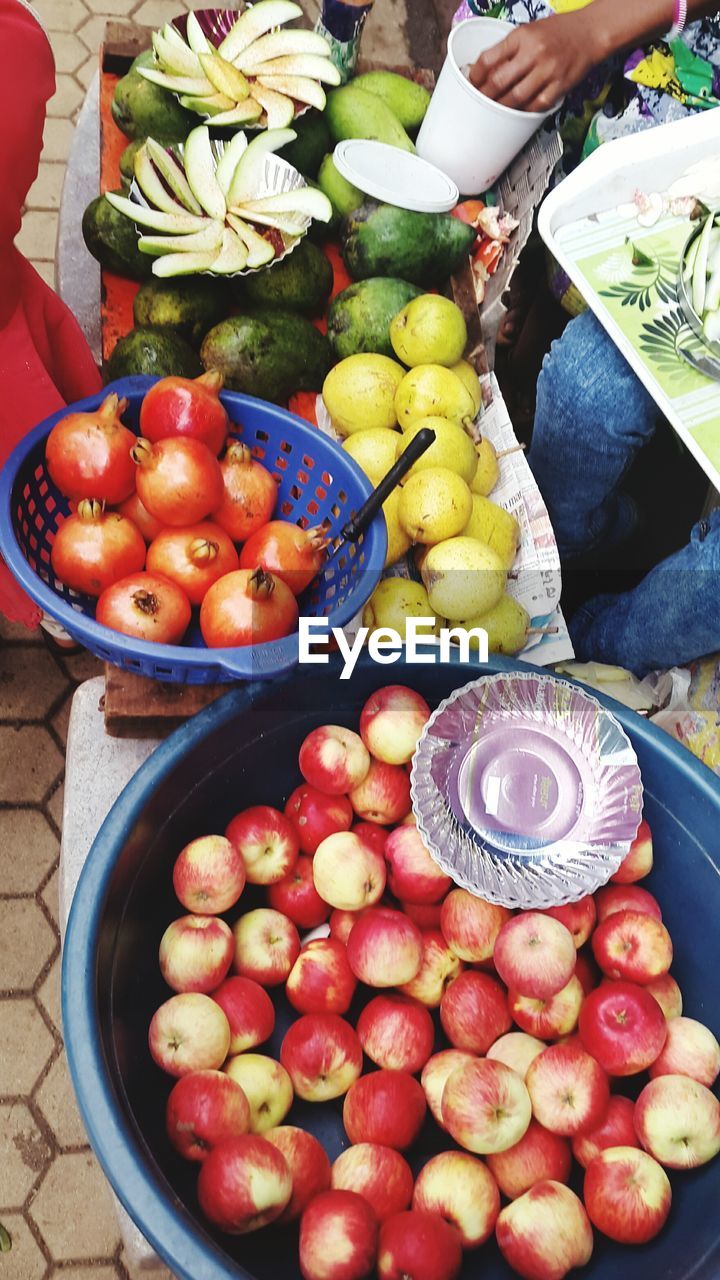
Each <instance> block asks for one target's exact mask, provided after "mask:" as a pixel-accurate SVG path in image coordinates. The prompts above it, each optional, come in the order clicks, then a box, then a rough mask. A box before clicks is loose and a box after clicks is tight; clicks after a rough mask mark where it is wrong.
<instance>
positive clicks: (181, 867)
mask: <svg viewBox="0 0 720 1280" xmlns="http://www.w3.org/2000/svg"><path fill="white" fill-rule="evenodd" d="M173 888H174V890H175V893H176V895H177V897H178V899H179V901H180V902H181V903H182V905H183V906H184V907H185V908H186V910H187V911H192V912H194V913H195V915H197V916H214V915H220V914H221V913H222V912H223V911H229V910H230V907H234V906H235V903H236V902H237V900H238V898H239V897H240V894H241V893H242V891H243V889H244V888H245V864H244V862H243V860H242V858H241V856H240V853H239V851H238V850H237V849H236V848H235V846H234V845H233V844H231V842H230V841H229V840H227V839H226V838H225V836H200V837H199V839H197V840H191V841H190V844H186V845H185V848H184V849H183V850H182V851H181V852H180V853H179V854H178V856H177V859H176V861H175V866H174V867H173Z"/></svg>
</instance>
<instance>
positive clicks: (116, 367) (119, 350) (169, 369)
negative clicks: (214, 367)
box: [103, 329, 203, 382]
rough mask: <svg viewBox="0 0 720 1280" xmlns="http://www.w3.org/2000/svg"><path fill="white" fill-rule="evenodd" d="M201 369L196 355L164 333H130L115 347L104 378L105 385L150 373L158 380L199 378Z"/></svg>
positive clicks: (136, 330)
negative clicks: (134, 375)
mask: <svg viewBox="0 0 720 1280" xmlns="http://www.w3.org/2000/svg"><path fill="white" fill-rule="evenodd" d="M202 371H203V370H202V365H201V363H200V361H199V359H198V357H197V352H195V351H193V349H192V347H191V346H190V345H189V343H187V342H186V341H185V339H184V338H181V337H180V336H179V334H177V333H170V332H169V331H168V330H167V329H131V330H130V332H129V333H126V334H125V337H124V338H120V339H119V341H118V342H117V343H116V344H115V348H114V350H113V353H112V355H111V356H110V359H109V360H108V361H107V364H106V365H105V369H104V371H103V376H104V379H105V381H106V382H115V381H116V379H118V378H129V377H131V376H132V375H133V374H138V373H149V374H154V375H155V376H157V377H159V378H169V377H171V376H173V375H174V376H176V377H179V378H198V377H199V376H200V374H201V373H202Z"/></svg>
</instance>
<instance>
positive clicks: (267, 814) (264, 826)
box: [225, 804, 300, 884]
mask: <svg viewBox="0 0 720 1280" xmlns="http://www.w3.org/2000/svg"><path fill="white" fill-rule="evenodd" d="M225 835H226V836H227V838H228V840H230V841H231V842H232V844H234V846H235V848H236V849H238V850H239V852H240V855H241V857H242V860H243V862H244V864H245V874H246V876H247V879H248V884H277V882H278V880H283V879H284V877H285V876H286V875H288V873H289V872H290V871H292V869H293V867H294V866H295V863H296V862H297V856H298V853H299V851H300V843H299V841H298V838H297V835H296V832H295V828H294V827H293V825H292V823H291V822H290V821H289V819H288V818H286V817H285V814H284V813H281V812H280V810H279V809H273V808H272V806H271V805H269V804H255V805H253V806H252V807H251V808H250V809H243V811H242V813H237V814H236V815H235V817H234V818H233V819H232V821H231V822H229V823H228V826H227V829H226V831H225Z"/></svg>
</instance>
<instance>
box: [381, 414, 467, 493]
mask: <svg viewBox="0 0 720 1280" xmlns="http://www.w3.org/2000/svg"><path fill="white" fill-rule="evenodd" d="M423 427H430V428H431V429H432V430H433V431H434V432H435V441H434V443H433V444H431V445H430V448H429V449H426V451H425V453H424V454H423V455H422V457H421V458H418V460H417V462H414V463H413V465H412V466H411V468H410V470H409V471H408V473H407V474H408V475H409V476H414V475H417V473H418V471H425V470H426V469H427V468H428V467H448V468H449V470H450V471H456V472H457V474H458V475H459V476H462V478H463V480H464V481H465V483H466V484H470V481H471V480H472V478H473V476H474V475H475V472H476V470H477V453H476V450H475V445H474V444H473V442H472V440H471V439H470V437H469V435H468V434H467V432H466V431H463V429H462V427H459V426H458V425H457V423H456V422H451V421H450V419H449V418H418V420H417V422H414V423H413V424H412V426H411V427H408V429H407V431H403V433H402V435H400V436H398V435H397V434H396V437H395V442H396V443H395V448H396V452H397V456H398V458H399V457H400V456H401V455H402V454H403V453H404V452H405V450H406V449H407V447H408V445H409V443H410V441H411V440H413V439H414V437H415V436H416V435H417V433H418V431H422V429H423Z"/></svg>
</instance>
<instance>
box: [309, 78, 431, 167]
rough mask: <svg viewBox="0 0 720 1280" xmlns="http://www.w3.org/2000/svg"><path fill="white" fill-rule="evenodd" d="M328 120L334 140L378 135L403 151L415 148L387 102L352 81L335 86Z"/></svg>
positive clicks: (328, 103) (326, 117)
mask: <svg viewBox="0 0 720 1280" xmlns="http://www.w3.org/2000/svg"><path fill="white" fill-rule="evenodd" d="M325 119H326V120H327V122H328V126H329V128H330V133H331V135H332V138H333V141H334V142H342V141H343V140H344V139H345V138H374V139H375V140H376V141H377V142H386V143H388V145H389V146H391V147H399V148H400V149H401V150H402V151H414V150H415V146H414V144H413V143H412V141H411V140H410V138H409V137H408V135H407V134H406V132H405V130H404V129H403V127H402V125H401V124H400V121H399V120H398V118H397V116H396V115H395V114H394V112H392V111H391V110H390V108H389V106H388V105H387V103H386V102H383V100H382V98H378V97H377V96H376V95H375V94H373V93H367V92H366V91H365V90H364V89H356V88H355V85H354V84H352V83H351V84H347V85H345V86H344V87H343V88H342V89H332V90H331V92H330V93H329V94H328V95H327V106H326V107H325Z"/></svg>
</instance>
